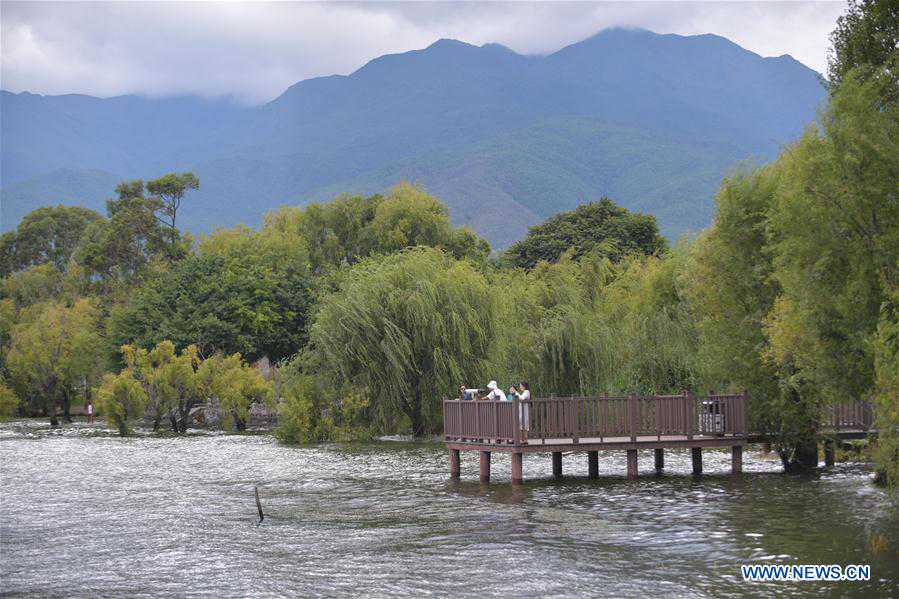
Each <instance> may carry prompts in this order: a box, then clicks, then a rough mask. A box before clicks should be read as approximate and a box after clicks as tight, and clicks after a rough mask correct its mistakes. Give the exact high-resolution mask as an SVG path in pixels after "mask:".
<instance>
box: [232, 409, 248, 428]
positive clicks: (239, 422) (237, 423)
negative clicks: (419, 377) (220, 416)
mask: <svg viewBox="0 0 899 599" xmlns="http://www.w3.org/2000/svg"><path fill="white" fill-rule="evenodd" d="M231 419H232V420H233V421H234V430H236V431H238V432H243V431H245V430H247V421H246V420H244V419H243V418H241V417H240V416H238V415H237V410H231Z"/></svg>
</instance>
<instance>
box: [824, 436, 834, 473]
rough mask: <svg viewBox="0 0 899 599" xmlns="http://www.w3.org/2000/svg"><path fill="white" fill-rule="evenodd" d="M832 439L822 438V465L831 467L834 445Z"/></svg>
mask: <svg viewBox="0 0 899 599" xmlns="http://www.w3.org/2000/svg"><path fill="white" fill-rule="evenodd" d="M833 445H834V444H833V439H825V440H824V466H825V467H827V468H833V463H834V447H833Z"/></svg>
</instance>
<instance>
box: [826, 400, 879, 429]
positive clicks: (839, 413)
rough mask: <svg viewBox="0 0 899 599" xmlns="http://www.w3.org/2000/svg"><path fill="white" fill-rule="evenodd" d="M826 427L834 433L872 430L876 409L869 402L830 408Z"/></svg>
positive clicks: (828, 408)
mask: <svg viewBox="0 0 899 599" xmlns="http://www.w3.org/2000/svg"><path fill="white" fill-rule="evenodd" d="M824 426H825V427H829V428H830V429H832V430H834V431H841V430H843V431H845V430H859V431H867V430H870V429H871V428H873V426H874V407H873V406H872V405H871V402H868V401H856V402H852V403H844V404H837V405H832V406H828V407H827V408H826V410H825V417H824Z"/></svg>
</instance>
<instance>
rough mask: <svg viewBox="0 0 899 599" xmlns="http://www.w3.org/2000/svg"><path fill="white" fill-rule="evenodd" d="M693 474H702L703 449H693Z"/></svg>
mask: <svg viewBox="0 0 899 599" xmlns="http://www.w3.org/2000/svg"><path fill="white" fill-rule="evenodd" d="M691 451H692V453H693V474H702V447H693V448H692V449H691Z"/></svg>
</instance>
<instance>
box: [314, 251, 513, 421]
mask: <svg viewBox="0 0 899 599" xmlns="http://www.w3.org/2000/svg"><path fill="white" fill-rule="evenodd" d="M499 302H500V296H499V293H497V290H495V289H492V288H491V286H490V285H489V283H488V281H487V280H486V279H485V278H484V276H483V275H482V274H480V273H479V272H478V271H477V270H475V269H474V268H473V267H472V266H471V265H470V264H468V263H466V262H457V261H454V260H453V259H452V258H450V257H448V256H447V255H446V254H444V253H443V252H442V251H440V250H435V249H428V248H416V249H412V250H407V251H404V252H401V253H399V254H394V255H389V256H385V257H383V258H378V259H369V260H365V261H363V262H361V263H359V264H358V265H356V266H355V267H353V268H352V269H350V270H349V271H348V272H347V273H346V276H345V277H343V278H342V281H341V284H340V285H339V289H338V290H337V291H336V292H334V293H332V294H330V295H328V296H327V297H325V298H324V299H323V300H322V304H321V308H320V310H319V312H318V315H317V317H316V321H315V324H314V325H313V327H312V330H311V337H310V343H311V348H312V351H313V352H314V353H315V354H317V356H318V359H317V363H319V364H321V365H322V367H323V371H324V372H323V373H322V374H323V375H324V376H325V377H326V380H328V381H329V384H331V385H332V386H331V388H332V389H337V390H342V389H352V390H355V391H358V392H359V393H361V394H364V395H365V396H366V397H367V398H369V399H370V401H371V409H372V415H373V417H374V418H375V419H376V420H377V421H379V422H381V423H382V426H385V427H389V426H390V425H391V424H395V423H396V421H397V418H396V416H397V415H398V414H402V415H404V416H405V417H406V418H407V419H408V422H409V424H410V425H411V428H412V432H413V434H415V435H421V434H423V433H425V432H427V431H430V430H435V429H436V428H438V427H439V417H440V414H441V406H440V404H439V399H440V397H441V396H443V395H448V394H451V393H454V392H455V389H457V388H458V385H459V383H460V382H461V381H463V380H479V379H481V378H483V377H485V376H487V375H488V373H489V372H491V369H492V368H493V367H494V366H495V365H498V364H499V363H500V362H501V361H502V358H503V351H504V350H503V343H504V341H503V339H502V337H501V335H500V331H499V328H498V325H499V319H498V314H499Z"/></svg>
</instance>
